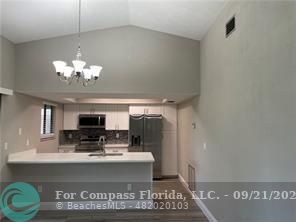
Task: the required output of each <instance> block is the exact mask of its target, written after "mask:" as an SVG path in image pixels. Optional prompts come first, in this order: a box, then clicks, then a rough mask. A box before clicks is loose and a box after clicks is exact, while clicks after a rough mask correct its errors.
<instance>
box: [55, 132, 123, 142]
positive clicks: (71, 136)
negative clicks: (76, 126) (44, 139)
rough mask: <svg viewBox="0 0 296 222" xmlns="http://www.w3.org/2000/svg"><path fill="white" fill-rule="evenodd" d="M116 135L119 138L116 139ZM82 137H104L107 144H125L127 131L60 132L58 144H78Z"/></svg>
mask: <svg viewBox="0 0 296 222" xmlns="http://www.w3.org/2000/svg"><path fill="white" fill-rule="evenodd" d="M117 133H118V135H119V138H116V134H117ZM82 135H88V136H97V137H99V136H106V142H107V144H127V143H128V130H104V129H81V130H61V131H60V138H59V141H60V144H61V145H63V144H78V143H79V141H80V137H81V136H82Z"/></svg>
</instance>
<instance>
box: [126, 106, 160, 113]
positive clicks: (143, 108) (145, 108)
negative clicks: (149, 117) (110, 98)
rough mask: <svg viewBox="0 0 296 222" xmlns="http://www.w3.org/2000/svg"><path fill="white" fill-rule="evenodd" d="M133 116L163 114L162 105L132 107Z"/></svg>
mask: <svg viewBox="0 0 296 222" xmlns="http://www.w3.org/2000/svg"><path fill="white" fill-rule="evenodd" d="M129 111H130V114H131V115H136V114H138V115H140V114H159V115H161V114H162V113H163V107H162V105H133V106H130V109H129Z"/></svg>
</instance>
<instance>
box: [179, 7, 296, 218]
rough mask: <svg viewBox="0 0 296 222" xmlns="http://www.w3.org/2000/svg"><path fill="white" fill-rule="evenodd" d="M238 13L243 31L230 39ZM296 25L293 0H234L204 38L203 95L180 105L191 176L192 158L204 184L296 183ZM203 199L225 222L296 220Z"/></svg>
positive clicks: (183, 159)
mask: <svg viewBox="0 0 296 222" xmlns="http://www.w3.org/2000/svg"><path fill="white" fill-rule="evenodd" d="M233 15H235V16H236V30H235V31H234V32H233V33H232V34H231V35H230V36H229V37H228V38H226V37H225V24H226V22H227V21H228V20H229V19H230V18H231V17H232V16H233ZM295 27H296V2H294V1H231V2H229V3H227V5H226V7H225V8H224V9H223V11H222V13H221V15H220V16H219V18H218V19H217V20H216V22H215V23H214V24H213V26H212V27H211V29H210V31H209V32H208V33H207V34H206V36H205V37H204V38H203V39H202V41H201V92H200V96H199V97H197V98H195V99H194V100H192V101H188V102H186V103H183V104H181V105H179V107H178V125H179V130H178V139H179V151H178V152H179V173H180V174H181V175H182V176H183V177H184V178H186V179H187V164H188V163H192V164H194V165H195V167H196V178H197V179H196V180H197V182H222V181H224V182H238V181H242V182H244V181H245V182H260V181H261V182H264V181H265V182H283V181H294V182H295V181H296V174H295V168H296V163H295V156H296V149H295V144H296V137H295V132H296V100H295V95H296V87H295V85H296V75H295V70H296V29H295ZM192 123H196V125H197V128H196V129H195V130H194V129H193V128H192ZM205 145H206V150H205V149H204V146H205ZM204 203H205V204H206V206H207V207H208V208H209V210H210V211H211V212H212V213H213V215H214V216H215V217H216V218H217V219H218V221H227V222H229V221H247V220H243V219H242V218H249V219H250V220H251V221H258V220H256V218H255V219H254V217H257V219H258V218H260V221H269V222H270V221H279V220H281V221H294V220H295V218H291V217H290V218H288V217H289V216H291V215H288V214H286V213H284V212H285V210H282V211H280V210H279V209H276V208H272V207H271V208H269V209H263V208H258V209H257V210H258V211H256V212H257V213H258V214H256V213H254V212H255V211H249V212H248V210H249V209H237V208H236V206H235V205H233V206H230V205H227V209H225V208H224V209H223V206H222V205H223V204H222V205H221V203H220V204H217V202H216V203H215V202H211V201H204ZM218 203H219V202H218ZM252 210H256V209H252ZM252 212H253V213H252ZM234 213H235V214H237V215H236V218H235V219H233V218H231V216H230V214H232V215H234ZM227 217H228V218H227ZM294 217H295V215H294ZM283 218H285V219H283ZM250 220H249V221H250Z"/></svg>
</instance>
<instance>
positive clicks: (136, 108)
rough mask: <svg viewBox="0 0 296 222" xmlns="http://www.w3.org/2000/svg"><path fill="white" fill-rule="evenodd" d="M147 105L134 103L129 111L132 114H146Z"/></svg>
mask: <svg viewBox="0 0 296 222" xmlns="http://www.w3.org/2000/svg"><path fill="white" fill-rule="evenodd" d="M146 109H147V106H140V105H132V106H130V107H129V113H130V114H131V115H143V114H146Z"/></svg>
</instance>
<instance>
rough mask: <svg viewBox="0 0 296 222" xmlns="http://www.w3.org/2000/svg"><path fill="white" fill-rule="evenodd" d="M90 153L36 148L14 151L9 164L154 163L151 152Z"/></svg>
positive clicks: (9, 158) (9, 157)
mask: <svg viewBox="0 0 296 222" xmlns="http://www.w3.org/2000/svg"><path fill="white" fill-rule="evenodd" d="M88 155H89V153H36V149H31V150H27V151H24V152H19V153H13V154H10V155H9V156H8V161H7V163H9V164H55V163H153V162H154V158H153V156H152V154H151V153H150V152H126V153H123V155H122V156H103V157H90V156H88Z"/></svg>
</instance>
